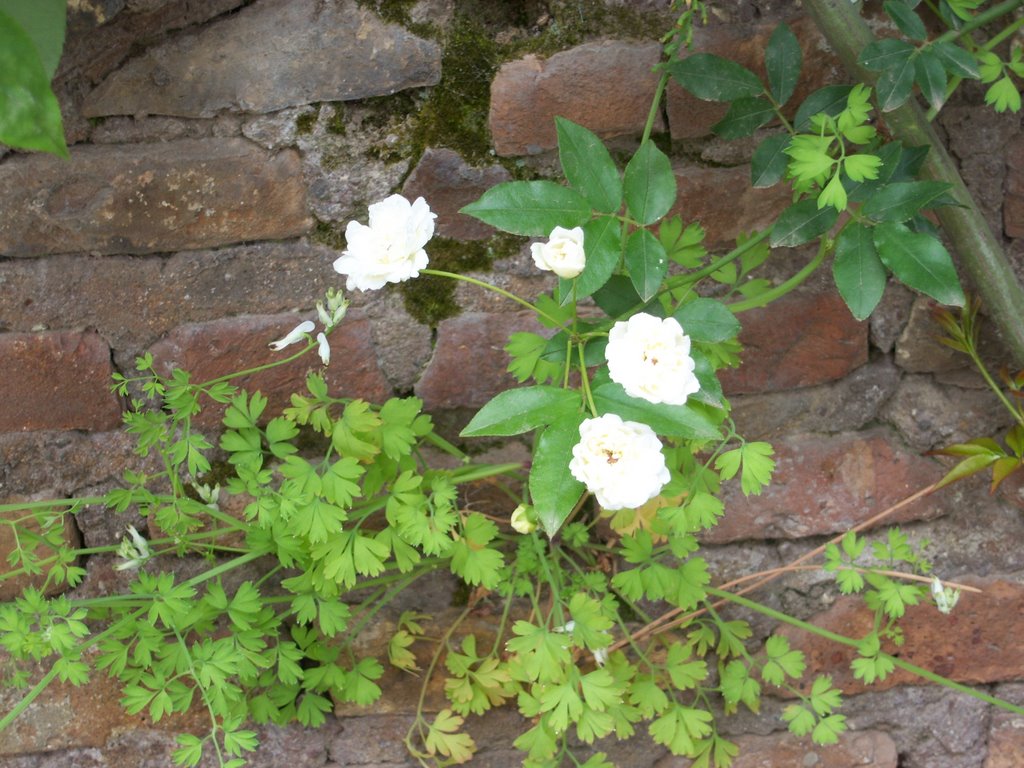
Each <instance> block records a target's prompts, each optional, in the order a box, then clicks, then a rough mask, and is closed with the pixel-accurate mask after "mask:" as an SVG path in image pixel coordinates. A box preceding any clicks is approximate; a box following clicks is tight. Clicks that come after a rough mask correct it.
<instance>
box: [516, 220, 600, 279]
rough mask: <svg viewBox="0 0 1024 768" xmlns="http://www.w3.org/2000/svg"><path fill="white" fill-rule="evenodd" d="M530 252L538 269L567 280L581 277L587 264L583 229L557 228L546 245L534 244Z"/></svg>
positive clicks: (552, 231)
mask: <svg viewBox="0 0 1024 768" xmlns="http://www.w3.org/2000/svg"><path fill="white" fill-rule="evenodd" d="M530 251H531V252H532V253H533V262H534V264H536V265H537V268H538V269H542V270H544V271H545V272H554V273H555V274H556V275H558V276H559V277H562V278H565V279H566V280H571V279H572V278H574V277H576V276H577V275H579V273H580V272H582V271H583V267H585V266H586V264H587V257H586V254H585V253H584V252H583V229H582V228H581V227H573V228H572V229H565V228H564V227H555V228H554V229H553V230H551V236H550V237H549V238H548V241H547V242H546V243H533V244H532V245H531V246H530Z"/></svg>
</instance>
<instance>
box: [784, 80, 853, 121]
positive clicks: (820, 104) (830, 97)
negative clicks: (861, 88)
mask: <svg viewBox="0 0 1024 768" xmlns="http://www.w3.org/2000/svg"><path fill="white" fill-rule="evenodd" d="M852 90H853V86H852V85H826V86H825V87H824V88H819V89H818V90H816V91H815V92H814V93H812V94H811V95H810V96H808V97H807V98H806V99H804V102H803V104H801V105H800V108H799V109H798V110H797V111H796V116H795V117H794V118H793V127H794V128H795V129H796V130H797V131H806V130H809V129H810V127H811V118H812V117H814V116H815V115H817V114H818V113H819V112H824V113H825V114H826V115H832V116H833V117H835V116H836V115H838V114H839V113H840V112H842V111H843V110H844V109H846V101H847V99H848V98H849V96H850V91H852Z"/></svg>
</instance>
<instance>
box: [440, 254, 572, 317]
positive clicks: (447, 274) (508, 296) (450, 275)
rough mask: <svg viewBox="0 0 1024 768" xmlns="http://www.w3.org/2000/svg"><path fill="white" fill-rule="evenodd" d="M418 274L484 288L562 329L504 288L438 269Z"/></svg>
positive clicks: (524, 300)
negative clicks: (445, 278)
mask: <svg viewBox="0 0 1024 768" xmlns="http://www.w3.org/2000/svg"><path fill="white" fill-rule="evenodd" d="M420 274H421V275H434V277H448V278H451V279H452V280H461V281H462V282H464V283H469V284H470V285H475V286H477V287H479V288H486V289H487V290H488V291H494V292H495V293H497V294H499V295H500V296H504V297H505V298H506V299H511V300H512V301H514V302H516V303H517V304H522V305H523V306H524V307H526V308H527V309H529V310H530V311H532V312H533V313H534V314H536V315H538V316H539V317H543V318H544V319H545V320H547V321H548V322H549V323H553V324H554V325H555V327H556V328H561V327H562V323H561V322H560V321H559V320H558V319H557V318H554V317H552V316H551V315H549V314H548V313H547V312H544V311H542V310H540V309H538V308H537V307H535V306H534V305H533V304H531V303H530V302H528V301H527V300H526V299H523V298H520V297H519V296H516V295H515V294H514V293H512V292H511V291H506V290H505V289H504V288H499V287H498V286H496V285H491V284H490V283H488V282H486V281H485V280H477V279H476V278H475V277H470V276H469V275H460V274H458V273H456V272H445V271H443V270H440V269H421V270H420Z"/></svg>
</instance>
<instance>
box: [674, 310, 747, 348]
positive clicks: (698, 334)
mask: <svg viewBox="0 0 1024 768" xmlns="http://www.w3.org/2000/svg"><path fill="white" fill-rule="evenodd" d="M672 317H674V318H675V319H676V320H677V321H678V322H679V324H680V325H681V326H683V333H685V334H686V335H687V336H689V337H690V338H691V339H692V340H693V341H705V342H709V343H711V344H715V343H717V342H720V341H728V340H729V339H731V338H734V337H735V336H736V334H738V333H739V332H740V321H739V320H737V319H736V315H734V314H733V313H732V312H731V311H730V310H729V308H728V307H727V306H725V304H723V303H722V302H720V301H716V300H715V299H694V300H693V301H691V302H689V303H687V304H684V305H683V306H682V307H680V309H679V310H678V311H677V312H676V313H675V314H674V315H672Z"/></svg>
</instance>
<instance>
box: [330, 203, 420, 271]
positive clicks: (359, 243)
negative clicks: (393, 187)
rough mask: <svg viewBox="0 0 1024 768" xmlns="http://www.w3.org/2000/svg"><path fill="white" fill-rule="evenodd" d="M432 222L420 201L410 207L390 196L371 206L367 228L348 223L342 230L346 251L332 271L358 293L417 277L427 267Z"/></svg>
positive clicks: (357, 223)
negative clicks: (346, 277) (426, 247)
mask: <svg viewBox="0 0 1024 768" xmlns="http://www.w3.org/2000/svg"><path fill="white" fill-rule="evenodd" d="M435 218H437V214H435V213H432V212H431V210H430V207H429V206H428V205H427V203H426V201H425V200H424V199H423V198H422V197H418V198H416V201H415V202H413V203H410V202H409V201H408V200H406V199H405V198H404V197H402V196H401V195H392V196H391V197H389V198H387V199H385V200H382V201H381V202H379V203H374V204H373V205H371V206H370V209H369V223H368V224H367V225H364V224H360V223H359V222H358V221H350V222H349V223H348V226H347V227H346V228H345V240H346V242H347V243H348V247H347V248H346V249H345V251H344V252H343V253H342V254H341V256H339V257H338V258H337V259H336V260H335V262H334V269H335V271H337V272H339V273H341V274H343V275H348V280H346V281H345V286H346V287H347V288H348V289H349V290H353V289H358V290H360V291H372V290H376V289H378V288H383V287H384V285H385V284H386V283H399V282H402V281H403V280H408V279H409V278H410V277H416V276H417V275H418V274H419V273H420V270H421V269H425V268H426V266H427V253H426V251H424V250H423V246H425V245H426V244H427V241H428V240H430V238H431V237H433V235H434V219H435Z"/></svg>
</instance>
